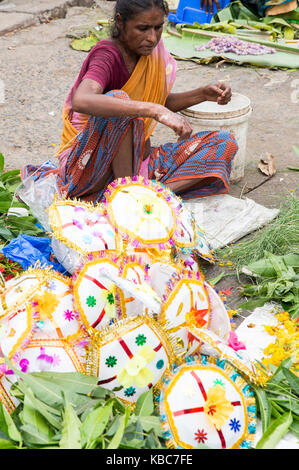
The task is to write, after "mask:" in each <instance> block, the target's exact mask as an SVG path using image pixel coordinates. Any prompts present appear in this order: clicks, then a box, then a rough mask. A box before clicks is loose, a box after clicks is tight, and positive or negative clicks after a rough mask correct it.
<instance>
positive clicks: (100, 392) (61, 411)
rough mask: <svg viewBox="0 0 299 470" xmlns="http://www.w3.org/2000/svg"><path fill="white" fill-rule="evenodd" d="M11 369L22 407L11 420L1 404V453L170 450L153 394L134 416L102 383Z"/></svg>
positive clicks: (140, 402)
mask: <svg viewBox="0 0 299 470" xmlns="http://www.w3.org/2000/svg"><path fill="white" fill-rule="evenodd" d="M9 367H10V369H12V370H13V371H14V373H15V374H17V375H18V377H19V380H18V381H17V382H16V383H15V384H13V386H12V388H11V394H12V395H14V396H15V397H16V398H17V399H18V400H19V401H20V404H19V405H18V407H17V408H16V409H15V410H14V411H13V412H12V414H9V413H8V412H7V411H6V409H5V408H4V406H3V404H2V403H0V430H1V432H2V438H1V439H0V449H13V448H21V449H39V448H42V449H55V448H56V449H118V448H121V449H141V448H147V449H152V448H155V449H161V448H165V446H164V444H163V441H162V440H160V438H161V436H162V431H161V427H160V421H159V417H158V416H154V415H153V413H154V404H153V396H152V391H151V390H150V391H148V392H146V393H144V394H143V395H141V396H140V397H139V399H138V401H137V403H136V406H135V409H134V411H132V410H131V407H130V405H127V406H125V405H124V404H123V403H122V402H121V401H120V400H118V399H117V398H116V397H115V395H114V394H113V393H112V392H110V391H109V390H106V389H104V388H102V387H100V386H98V385H97V381H98V378H97V377H92V376H88V375H84V374H80V373H59V372H58V373H55V372H40V373H32V374H28V373H27V374H24V373H22V372H19V371H18V370H17V369H15V368H14V367H12V366H11V364H9Z"/></svg>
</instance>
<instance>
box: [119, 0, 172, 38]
mask: <svg viewBox="0 0 299 470" xmlns="http://www.w3.org/2000/svg"><path fill="white" fill-rule="evenodd" d="M153 7H157V8H160V9H161V10H162V11H163V12H164V14H165V15H168V13H169V8H168V4H167V2H166V1H165V0H117V1H116V5H115V9H114V24H113V26H112V30H111V35H112V37H113V38H114V39H117V38H118V37H119V36H120V31H119V29H118V27H117V25H116V15H120V17H121V19H122V21H123V24H124V25H125V24H126V22H127V21H128V20H130V19H131V18H133V17H134V16H135V15H136V14H138V13H141V12H143V11H147V10H150V9H151V8H153Z"/></svg>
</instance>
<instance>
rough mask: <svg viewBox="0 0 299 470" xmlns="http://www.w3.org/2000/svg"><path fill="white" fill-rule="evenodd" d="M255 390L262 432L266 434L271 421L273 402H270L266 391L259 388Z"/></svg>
mask: <svg viewBox="0 0 299 470" xmlns="http://www.w3.org/2000/svg"><path fill="white" fill-rule="evenodd" d="M253 389H254V392H255V395H256V397H257V402H258V406H259V412H260V415H261V421H262V430H263V432H265V431H266V429H267V428H268V426H269V424H270V421H271V402H270V401H269V399H268V397H267V393H266V392H265V390H262V389H261V388H259V387H253Z"/></svg>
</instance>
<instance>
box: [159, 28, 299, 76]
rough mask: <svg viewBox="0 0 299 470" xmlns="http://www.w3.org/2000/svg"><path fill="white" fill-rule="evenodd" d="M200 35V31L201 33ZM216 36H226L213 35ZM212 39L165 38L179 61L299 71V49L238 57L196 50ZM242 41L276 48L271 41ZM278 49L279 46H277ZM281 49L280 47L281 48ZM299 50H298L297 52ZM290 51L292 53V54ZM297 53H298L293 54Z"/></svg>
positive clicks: (289, 47)
mask: <svg viewBox="0 0 299 470" xmlns="http://www.w3.org/2000/svg"><path fill="white" fill-rule="evenodd" d="M199 33H200V31H199ZM213 34H214V35H215V36H216V35H217V36H220V35H221V36H224V37H225V35H224V34H220V33H213ZM210 39H211V38H209V37H205V36H201V35H200V34H197V33H196V34H193V33H191V32H188V33H186V32H185V31H184V32H183V37H182V38H179V37H177V36H168V37H165V38H164V44H165V47H166V49H167V50H168V51H169V52H170V53H171V54H172V55H173V56H174V57H175V58H177V59H181V60H194V61H195V62H197V63H204V62H206V61H208V60H212V59H215V58H216V59H219V60H220V59H225V60H227V61H228V62H232V63H235V64H239V65H241V64H250V65H254V66H260V67H268V68H283V69H297V68H299V49H298V48H295V47H291V46H282V47H284V48H285V50H281V51H280V50H277V51H276V53H275V54H264V55H243V56H242V55H240V56H239V55H237V54H234V53H230V52H228V53H221V54H217V53H215V52H214V51H211V50H210V49H206V50H203V51H197V50H195V46H200V45H203V44H206V43H207V42H209V40H210ZM241 39H242V40H246V41H249V40H251V41H253V42H259V43H260V44H264V45H268V46H272V47H273V46H274V43H271V41H259V40H258V41H257V40H256V41H254V40H253V39H252V38H247V37H243V36H242V37H241ZM276 47H277V45H276ZM279 47H280V46H279ZM296 49H297V50H296ZM289 51H292V52H291V53H290V52H289ZM293 51H296V53H293Z"/></svg>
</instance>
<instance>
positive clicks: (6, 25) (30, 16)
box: [0, 0, 94, 36]
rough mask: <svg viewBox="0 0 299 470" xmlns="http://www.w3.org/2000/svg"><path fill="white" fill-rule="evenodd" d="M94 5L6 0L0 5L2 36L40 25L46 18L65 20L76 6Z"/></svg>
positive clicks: (74, 0)
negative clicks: (70, 9)
mask: <svg viewBox="0 0 299 470" xmlns="http://www.w3.org/2000/svg"><path fill="white" fill-rule="evenodd" d="M93 4H94V1H93V0H39V2H36V1H35V0H14V1H13V2H12V1H10V0H4V1H3V2H1V4H0V36H3V35H4V34H7V33H8V32H11V31H15V30H18V29H21V28H26V27H28V26H31V25H33V24H38V23H39V22H40V21H42V20H43V19H44V18H65V16H66V14H67V11H68V9H69V8H72V7H74V6H81V7H91V6H92V5H93ZM1 7H2V8H1Z"/></svg>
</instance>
